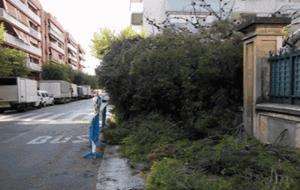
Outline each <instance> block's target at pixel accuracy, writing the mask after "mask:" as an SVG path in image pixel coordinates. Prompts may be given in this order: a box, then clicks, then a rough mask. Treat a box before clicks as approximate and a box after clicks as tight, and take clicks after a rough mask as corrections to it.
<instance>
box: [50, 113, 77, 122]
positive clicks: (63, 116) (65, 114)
mask: <svg viewBox="0 0 300 190" xmlns="http://www.w3.org/2000/svg"><path fill="white" fill-rule="evenodd" d="M71 114H72V113H62V114H58V115H56V116H55V117H50V118H49V119H50V120H58V119H64V118H67V116H68V115H71Z"/></svg>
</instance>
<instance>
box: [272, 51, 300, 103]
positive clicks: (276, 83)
mask: <svg viewBox="0 0 300 190" xmlns="http://www.w3.org/2000/svg"><path fill="white" fill-rule="evenodd" d="M269 62H270V64H271V76H270V77H271V81H270V82H271V84H270V98H271V101H272V102H275V103H287V104H297V105H300V51H292V52H290V53H285V54H279V55H274V56H271V57H270V59H269Z"/></svg>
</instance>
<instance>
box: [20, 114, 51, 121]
mask: <svg viewBox="0 0 300 190" xmlns="http://www.w3.org/2000/svg"><path fill="white" fill-rule="evenodd" d="M50 115H52V114H50ZM45 116H49V113H42V114H38V115H36V116H34V117H30V118H27V119H22V120H21V121H35V120H38V119H39V118H43V117H45Z"/></svg>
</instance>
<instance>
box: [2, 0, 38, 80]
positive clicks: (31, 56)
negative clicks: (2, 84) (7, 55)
mask: <svg viewBox="0 0 300 190" xmlns="http://www.w3.org/2000/svg"><path fill="white" fill-rule="evenodd" d="M0 22H1V23H4V26H5V29H6V34H5V39H4V45H5V46H8V47H11V48H15V49H18V50H21V51H23V52H25V53H26V54H27V58H28V59H27V67H28V68H29V69H30V70H31V77H32V78H39V77H40V73H41V66H42V63H43V61H42V60H43V59H42V40H43V35H42V6H41V4H40V3H39V2H38V1H36V0H0Z"/></svg>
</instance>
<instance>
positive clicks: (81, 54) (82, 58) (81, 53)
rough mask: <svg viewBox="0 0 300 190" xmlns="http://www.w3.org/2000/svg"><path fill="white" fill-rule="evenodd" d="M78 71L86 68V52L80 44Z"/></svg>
mask: <svg viewBox="0 0 300 190" xmlns="http://www.w3.org/2000/svg"><path fill="white" fill-rule="evenodd" d="M77 49H78V53H77V55H78V70H80V71H82V69H84V68H85V66H84V64H83V63H84V62H85V54H86V52H85V50H84V49H83V48H82V46H81V45H80V44H78V48H77Z"/></svg>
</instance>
